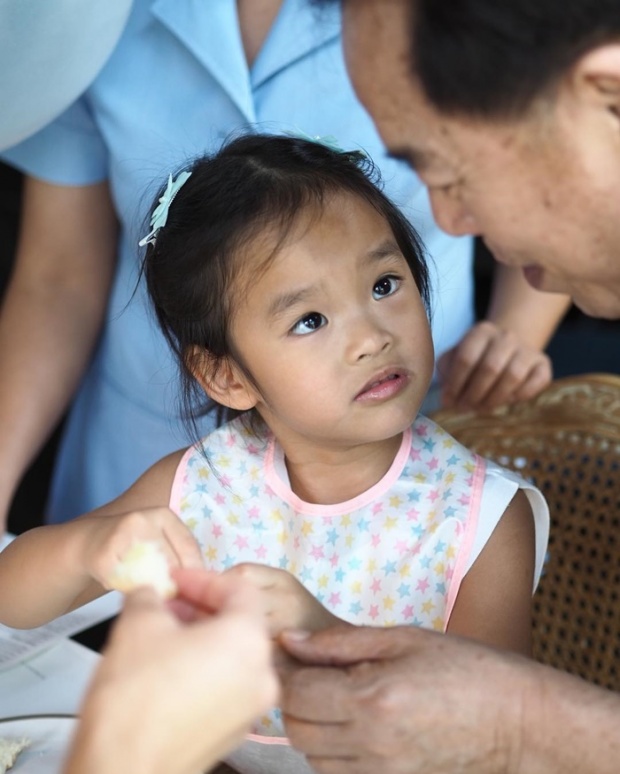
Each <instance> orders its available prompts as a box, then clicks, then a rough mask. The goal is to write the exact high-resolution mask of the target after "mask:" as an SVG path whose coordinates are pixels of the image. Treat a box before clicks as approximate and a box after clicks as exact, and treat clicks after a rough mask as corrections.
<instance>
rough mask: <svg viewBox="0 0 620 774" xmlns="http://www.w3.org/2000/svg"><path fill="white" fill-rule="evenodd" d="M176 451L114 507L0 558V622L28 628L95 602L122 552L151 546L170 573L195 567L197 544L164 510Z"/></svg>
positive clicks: (26, 540)
mask: <svg viewBox="0 0 620 774" xmlns="http://www.w3.org/2000/svg"><path fill="white" fill-rule="evenodd" d="M182 454H183V452H177V453H175V454H173V455H170V456H169V457H166V458H165V459H163V460H161V461H160V462H158V463H156V464H155V465H154V466H153V467H152V468H151V469H150V470H148V471H147V472H146V473H145V474H144V475H143V476H142V477H141V478H140V479H138V481H137V482H136V483H135V484H134V485H133V486H132V487H131V488H130V489H128V490H127V492H125V493H124V494H123V495H121V496H120V497H119V498H117V499H116V500H114V501H112V502H111V503H109V504H108V505H105V506H103V507H101V508H98V509H97V510H95V511H92V512H91V513H88V514H85V515H83V516H80V517H79V518H78V519H74V520H73V521H70V522H67V523H65V524H58V525H53V526H46V527H38V528H36V529H33V530H30V531H28V532H26V533H24V534H23V535H21V536H20V537H18V538H16V539H15V540H14V541H13V542H12V543H11V544H10V545H9V546H8V547H7V548H5V549H4V551H2V552H0V588H2V589H3V591H2V594H0V622H2V623H3V624H5V625H7V626H12V627H16V628H32V627H35V626H40V625H41V624H43V623H46V622H47V621H51V620H52V619H54V618H56V617H58V616H59V615H62V614H63V613H66V612H68V611H69V610H73V609H74V608H76V607H79V606H80V605H83V604H85V603H86V602H89V601H91V600H92V599H94V598H96V597H98V596H101V595H102V594H103V593H105V591H106V590H107V589H108V588H109V586H107V584H106V578H109V577H110V575H111V573H112V571H113V569H114V567H115V565H116V564H117V562H118V561H119V560H120V559H121V557H122V556H123V554H124V553H125V551H126V550H127V549H128V548H129V547H130V546H131V544H132V543H134V542H136V541H137V540H157V541H159V543H160V544H161V545H162V548H163V550H164V551H165V553H166V556H167V557H168V560H169V562H170V565H171V566H181V567H202V557H201V553H200V549H199V547H198V544H197V543H196V541H195V539H194V537H193V535H192V533H191V532H190V531H189V530H188V528H187V527H186V526H185V524H183V522H182V521H181V520H180V519H179V518H178V517H177V516H176V515H175V514H174V513H172V511H170V510H169V509H168V501H169V498H170V489H171V486H172V481H173V478H174V473H175V471H176V468H177V465H178V463H179V461H180V459H181V456H182Z"/></svg>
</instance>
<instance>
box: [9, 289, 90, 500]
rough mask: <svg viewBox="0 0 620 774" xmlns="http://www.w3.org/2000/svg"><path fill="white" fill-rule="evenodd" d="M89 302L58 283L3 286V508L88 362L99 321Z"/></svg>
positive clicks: (60, 413)
mask: <svg viewBox="0 0 620 774" xmlns="http://www.w3.org/2000/svg"><path fill="white" fill-rule="evenodd" d="M88 307H89V298H88V297H86V298H85V297H83V296H81V295H80V294H79V292H78V290H77V288H67V287H64V286H63V285H62V284H60V285H52V283H45V282H41V283H37V286H35V285H29V283H26V282H20V281H19V280H18V279H17V280H16V281H15V282H14V283H13V284H12V286H11V288H10V290H9V291H8V294H7V297H6V299H5V303H4V305H3V307H2V313H1V316H0V373H2V375H3V376H2V380H1V381H0V427H2V428H3V438H2V444H1V445H0V462H1V464H0V500H1V501H2V505H3V506H4V507H3V508H2V511H5V510H6V507H8V504H9V502H10V499H11V496H12V493H13V491H14V489H15V487H16V486H17V484H18V483H19V480H20V478H21V476H22V475H23V473H24V471H25V470H26V468H27V467H28V465H29V464H30V462H31V461H32V459H33V458H34V456H35V455H36V453H37V452H38V450H39V448H40V447H41V446H42V444H43V443H44V442H45V440H46V439H47V437H48V436H49V435H50V433H51V431H52V430H53V429H54V427H55V426H56V424H57V422H58V421H59V419H60V417H61V416H62V414H63V412H64V410H65V408H66V406H67V404H68V402H69V400H70V398H71V396H72V395H73V393H74V391H75V389H76V386H77V384H78V382H79V379H80V376H81V374H82V373H83V371H84V369H85V367H86V364H87V362H88V359H89V357H90V354H91V352H92V349H93V346H94V343H95V341H96V337H97V334H98V331H99V327H100V324H101V313H98V314H96V315H93V310H92V306H91V307H90V308H88ZM25 310H27V311H25Z"/></svg>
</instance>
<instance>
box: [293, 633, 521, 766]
mask: <svg viewBox="0 0 620 774" xmlns="http://www.w3.org/2000/svg"><path fill="white" fill-rule="evenodd" d="M280 641H281V644H282V646H283V647H284V648H285V650H286V651H288V653H289V654H290V655H291V656H293V657H294V658H295V659H297V660H298V662H300V663H299V664H298V665H297V666H292V665H291V663H290V662H289V664H288V665H287V667H286V669H283V670H282V673H281V679H282V681H283V687H282V699H281V702H280V705H281V707H282V711H283V717H284V722H285V728H286V732H287V734H288V736H289V737H290V739H291V742H292V744H293V745H294V746H295V747H297V748H298V749H299V750H301V751H302V752H303V753H304V754H305V755H306V756H307V757H308V760H309V763H310V765H311V766H313V767H314V768H315V769H316V771H317V772H320V773H321V774H366V773H368V774H371V773H372V774H376V772H378V771H380V772H382V774H397V773H398V774H404V773H405V772H406V774H455V773H456V772H459V774H491V773H492V774H497V772H502V773H503V774H512V773H513V772H516V771H517V770H518V768H517V767H518V764H517V755H518V753H519V750H518V743H519V722H520V720H521V713H522V712H523V711H524V704H525V694H526V691H527V690H528V688H530V687H531V684H532V683H533V682H534V681H533V680H530V679H528V675H529V673H530V671H533V669H534V668H535V667H534V666H533V665H532V664H531V662H528V661H526V660H524V659H520V658H519V657H515V656H508V655H505V654H501V655H500V654H499V652H496V651H492V650H490V649H485V648H483V647H481V646H478V645H475V644H473V643H472V642H469V641H467V640H464V639H459V638H456V637H451V636H450V635H443V634H437V633H434V632H430V631H424V630H422V629H418V628H414V627H394V628H388V629H373V628H368V627H352V628H348V629H342V628H335V629H329V630H326V631H322V632H317V633H315V634H312V635H306V633H304V636H301V637H300V634H299V633H296V632H284V633H283V635H282V636H281V637H280ZM530 667H531V668H532V669H531V670H530Z"/></svg>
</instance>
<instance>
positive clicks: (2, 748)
mask: <svg viewBox="0 0 620 774" xmlns="http://www.w3.org/2000/svg"><path fill="white" fill-rule="evenodd" d="M29 744H30V740H29V739H26V738H25V737H22V738H9V737H0V774H4V773H5V772H6V771H8V770H9V769H10V768H11V767H12V766H13V764H14V763H15V761H16V760H17V756H18V755H19V754H20V752H21V751H22V750H25V749H26V747H28V746H29Z"/></svg>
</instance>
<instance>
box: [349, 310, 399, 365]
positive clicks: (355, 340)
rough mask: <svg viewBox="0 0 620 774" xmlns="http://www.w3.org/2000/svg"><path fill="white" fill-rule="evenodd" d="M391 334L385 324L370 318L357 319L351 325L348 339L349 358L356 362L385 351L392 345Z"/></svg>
mask: <svg viewBox="0 0 620 774" xmlns="http://www.w3.org/2000/svg"><path fill="white" fill-rule="evenodd" d="M392 342H393V336H392V334H391V333H390V332H389V331H388V330H387V329H386V328H385V326H383V325H380V324H377V323H376V322H374V321H373V320H372V319H365V320H364V321H358V323H357V324H356V325H354V326H353V332H352V333H351V336H350V339H349V360H350V361H351V362H354V363H357V362H359V361H360V360H364V359H366V358H372V357H376V356H377V355H379V354H381V353H382V352H387V351H389V349H390V348H391V346H392Z"/></svg>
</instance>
